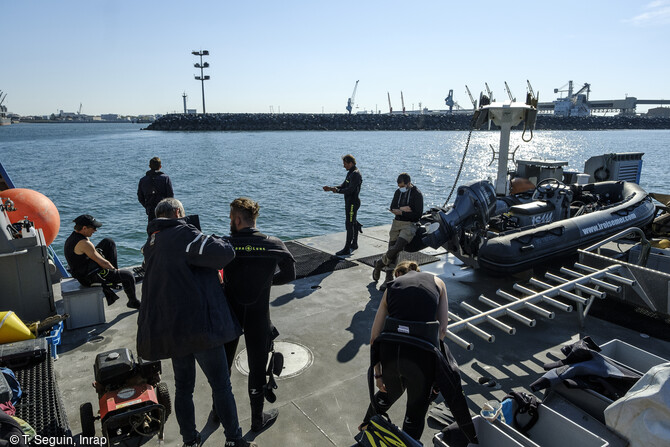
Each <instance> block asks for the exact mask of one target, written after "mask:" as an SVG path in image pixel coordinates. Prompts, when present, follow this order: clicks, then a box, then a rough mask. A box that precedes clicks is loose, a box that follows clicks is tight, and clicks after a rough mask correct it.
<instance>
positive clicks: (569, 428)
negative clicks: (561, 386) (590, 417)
mask: <svg viewBox="0 0 670 447" xmlns="http://www.w3.org/2000/svg"><path fill="white" fill-rule="evenodd" d="M514 407H515V408H516V403H515V404H514ZM537 413H538V418H537V422H536V423H535V425H533V426H532V427H531V428H530V429H528V436H524V435H523V434H522V433H521V432H519V431H518V430H517V429H515V428H514V427H513V426H512V425H507V424H506V423H505V422H501V421H498V420H496V421H494V422H493V424H494V425H495V426H496V427H498V428H499V429H500V430H501V431H503V432H505V433H506V434H507V435H509V436H510V437H511V438H513V439H515V440H517V441H518V442H519V443H520V444H523V445H525V446H528V447H564V446H579V447H607V446H608V445H609V443H608V442H607V441H606V440H604V439H603V438H601V437H599V436H597V435H595V434H594V433H591V432H590V431H588V430H587V429H585V428H583V427H581V426H579V425H577V424H575V423H574V422H573V421H571V420H570V419H568V418H566V417H565V416H563V415H561V414H559V413H557V412H556V411H554V410H553V409H551V408H549V407H547V406H546V405H540V406H539V407H538V410H537ZM527 419H529V417H528V416H527V415H526V419H524V421H526V420H527ZM557 434H560V435H558V436H557Z"/></svg>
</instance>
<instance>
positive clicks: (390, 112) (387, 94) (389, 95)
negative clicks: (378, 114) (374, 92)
mask: <svg viewBox="0 0 670 447" xmlns="http://www.w3.org/2000/svg"><path fill="white" fill-rule="evenodd" d="M386 96H388V98H389V114H392V113H393V107H391V94H390V93H389V92H386Z"/></svg>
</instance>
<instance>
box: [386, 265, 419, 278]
mask: <svg viewBox="0 0 670 447" xmlns="http://www.w3.org/2000/svg"><path fill="white" fill-rule="evenodd" d="M410 270H414V271H415V272H420V271H421V269H420V268H419V264H417V263H416V261H402V262H401V263H399V264H398V265H397V266H396V268H395V269H394V270H393V276H394V277H396V278H397V277H398V276H402V275H404V274H405V273H407V272H409V271H410Z"/></svg>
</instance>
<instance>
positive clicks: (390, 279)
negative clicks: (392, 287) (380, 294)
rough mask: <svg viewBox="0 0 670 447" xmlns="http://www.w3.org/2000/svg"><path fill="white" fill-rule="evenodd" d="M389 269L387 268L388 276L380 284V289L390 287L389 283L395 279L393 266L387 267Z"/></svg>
mask: <svg viewBox="0 0 670 447" xmlns="http://www.w3.org/2000/svg"><path fill="white" fill-rule="evenodd" d="M387 269H388V270H386V278H384V283H383V284H382V285H381V286H379V290H382V291H383V290H386V289H387V288H388V284H389V283H390V282H391V281H393V268H392V267H387Z"/></svg>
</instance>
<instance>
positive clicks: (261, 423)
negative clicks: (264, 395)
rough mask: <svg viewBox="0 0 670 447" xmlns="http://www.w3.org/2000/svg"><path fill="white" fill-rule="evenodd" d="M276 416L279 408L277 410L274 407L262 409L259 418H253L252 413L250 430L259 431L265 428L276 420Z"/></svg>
mask: <svg viewBox="0 0 670 447" xmlns="http://www.w3.org/2000/svg"><path fill="white" fill-rule="evenodd" d="M277 416H279V410H277V409H276V408H272V409H270V410H268V411H264V412H263V415H262V417H260V418H255V417H253V415H252V416H251V431H255V432H259V431H263V430H265V429H266V428H268V427H269V426H271V425H272V424H273V423H274V421H276V420H277Z"/></svg>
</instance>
